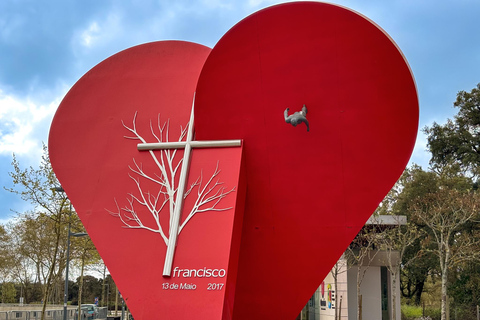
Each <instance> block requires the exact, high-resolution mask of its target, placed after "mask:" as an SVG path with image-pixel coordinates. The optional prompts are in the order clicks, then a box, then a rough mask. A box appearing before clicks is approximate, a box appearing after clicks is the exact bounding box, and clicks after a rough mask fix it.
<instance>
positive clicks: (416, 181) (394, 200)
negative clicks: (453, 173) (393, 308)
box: [377, 165, 438, 305]
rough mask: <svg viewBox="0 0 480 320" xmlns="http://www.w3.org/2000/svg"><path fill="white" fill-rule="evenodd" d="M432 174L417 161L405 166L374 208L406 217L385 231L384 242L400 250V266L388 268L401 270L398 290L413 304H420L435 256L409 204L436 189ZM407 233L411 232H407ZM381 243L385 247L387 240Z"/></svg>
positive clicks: (380, 212)
mask: <svg viewBox="0 0 480 320" xmlns="http://www.w3.org/2000/svg"><path fill="white" fill-rule="evenodd" d="M436 177H437V175H436V174H435V173H434V172H428V171H424V170H423V169H422V168H421V167H419V166H417V165H414V166H412V167H410V168H407V169H405V171H404V173H403V174H402V176H401V177H400V179H399V180H398V182H397V183H396V184H395V186H394V187H393V188H392V190H391V191H390V192H389V193H388V195H387V197H386V198H385V199H384V201H383V202H382V204H381V206H380V207H379V208H378V209H377V213H378V214H390V215H394V216H406V217H407V221H408V224H407V226H402V227H401V228H400V229H396V230H395V229H394V230H392V231H389V233H392V234H390V235H389V237H387V238H385V240H384V242H390V245H393V246H394V247H397V249H399V250H400V252H401V266H402V268H401V270H394V268H391V271H397V272H398V271H399V272H400V273H401V277H400V280H401V282H400V289H401V293H402V295H403V296H404V297H406V298H408V299H413V302H414V303H415V304H416V305H419V304H420V299H421V295H422V292H423V288H424V285H425V282H426V281H427V276H428V274H430V273H431V271H432V270H435V269H436V268H437V266H438V260H437V258H436V257H435V256H434V255H433V254H432V252H431V251H430V250H428V248H429V246H431V244H429V243H427V242H425V239H426V238H428V236H427V235H426V234H425V230H424V229H425V224H424V223H423V222H422V221H421V220H419V219H418V218H417V217H416V216H413V215H412V214H411V210H410V207H411V206H412V205H413V203H415V202H416V201H417V200H418V199H421V198H423V197H425V196H426V195H428V194H430V193H433V192H435V191H436V190H437V188H438V181H437V179H436ZM398 232H399V233H400V234H398ZM409 233H411V234H410V235H409ZM393 240H396V243H395V244H394V243H392V242H393ZM397 241H398V242H397ZM382 245H383V247H386V246H387V243H383V244H382ZM392 267H393V266H392Z"/></svg>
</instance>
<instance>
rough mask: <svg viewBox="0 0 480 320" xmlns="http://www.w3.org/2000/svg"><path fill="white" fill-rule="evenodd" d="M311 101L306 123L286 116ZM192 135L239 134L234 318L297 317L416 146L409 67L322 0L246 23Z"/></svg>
mask: <svg viewBox="0 0 480 320" xmlns="http://www.w3.org/2000/svg"><path fill="white" fill-rule="evenodd" d="M304 104H305V105H306V106H307V108H308V114H307V119H308V121H309V122H310V131H309V132H307V130H306V127H305V126H304V125H303V124H301V125H299V126H297V127H293V126H291V125H289V124H286V123H285V121H284V118H283V113H284V110H285V109H286V108H287V107H289V108H290V113H292V112H294V111H300V110H301V108H302V106H303V105H304ZM195 110H196V115H195V116H196V120H197V126H196V130H197V139H199V140H203V139H205V140H209V139H239V138H241V139H243V140H244V152H245V165H246V171H247V197H246V211H245V212H246V213H245V219H244V228H243V234H242V242H241V251H240V265H239V278H238V286H237V292H236V296H235V305H234V316H233V318H234V319H237V320H246V319H249V320H252V319H287V320H291V319H294V318H295V317H296V316H297V315H298V313H299V312H300V310H301V308H302V307H303V306H304V305H305V303H306V302H307V300H308V299H309V298H310V296H311V295H312V294H313V292H314V291H315V289H316V288H317V287H318V286H319V285H320V283H321V282H322V280H323V278H324V277H325V275H326V274H327V273H328V272H329V270H330V269H331V268H332V266H333V265H334V263H335V262H336V260H337V259H338V258H339V257H340V255H341V254H342V253H343V252H344V251H345V249H346V247H347V246H348V244H349V243H350V242H351V240H352V239H353V238H354V237H355V235H356V234H357V232H358V231H359V230H360V228H361V227H362V226H363V225H364V223H365V221H366V220H367V219H368V218H369V216H370V215H371V214H372V213H373V211H374V210H375V208H376V207H377V206H378V204H379V203H380V202H381V201H382V199H383V198H384V196H385V195H386V194H387V192H388V191H389V190H390V188H391V187H392V186H393V184H394V183H395V181H396V180H397V179H398V177H399V176H400V175H401V173H402V171H403V169H404V168H405V166H406V164H407V162H408V160H409V157H410V154H411V152H412V150H413V146H414V142H415V138H416V134H417V127H418V100H417V94H416V88H415V83H414V80H413V77H412V74H411V72H410V69H409V66H408V65H407V62H406V60H405V58H404V56H403V55H402V53H401V52H400V51H399V49H398V48H397V47H396V45H395V43H394V42H392V40H391V39H390V38H389V37H388V35H386V34H385V33H384V32H383V31H382V30H381V29H379V28H378V27H377V26H376V25H375V24H373V23H372V22H371V21H369V20H367V19H366V18H364V17H363V16H361V15H359V14H357V13H355V12H352V11H350V10H348V9H345V8H342V7H339V6H335V5H330V4H324V3H317V2H300V3H287V4H282V5H278V6H274V7H270V8H267V9H264V10H262V11H260V12H257V13H255V14H253V15H251V16H249V17H247V18H246V19H244V20H243V21H241V22H239V23H238V24H237V25H236V26H234V27H233V28H232V29H231V30H230V31H228V32H227V33H226V34H225V36H224V37H223V38H222V39H220V41H219V42H218V43H217V44H216V45H215V47H214V48H213V49H212V52H211V54H210V55H209V57H208V59H207V61H206V63H205V66H204V67H203V69H202V72H201V75H200V78H199V82H198V85H197V95H196V109H195Z"/></svg>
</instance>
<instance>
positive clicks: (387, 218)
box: [365, 215, 407, 226]
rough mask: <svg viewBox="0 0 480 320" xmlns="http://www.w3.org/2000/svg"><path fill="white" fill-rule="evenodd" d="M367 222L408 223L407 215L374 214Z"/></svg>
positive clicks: (391, 224)
mask: <svg viewBox="0 0 480 320" xmlns="http://www.w3.org/2000/svg"><path fill="white" fill-rule="evenodd" d="M365 224H366V225H382V226H398V225H401V226H404V225H406V224H407V216H391V215H378V216H376V215H372V216H371V217H370V218H369V219H368V220H367V223H365Z"/></svg>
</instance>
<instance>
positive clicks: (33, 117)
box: [0, 89, 63, 158]
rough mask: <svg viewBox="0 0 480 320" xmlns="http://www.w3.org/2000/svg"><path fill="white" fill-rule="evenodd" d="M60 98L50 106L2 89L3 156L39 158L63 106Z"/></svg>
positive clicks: (0, 142)
mask: <svg viewBox="0 0 480 320" xmlns="http://www.w3.org/2000/svg"><path fill="white" fill-rule="evenodd" d="M62 97H63V94H62V95H61V96H58V97H57V98H55V99H54V100H52V101H51V102H49V103H47V104H41V103H37V102H35V101H34V100H33V99H31V98H29V97H26V98H18V97H15V96H12V95H7V94H4V93H3V91H2V90H1V89H0V154H5V155H11V154H12V153H15V154H17V155H20V156H22V155H23V156H28V157H37V158H39V155H40V154H41V152H42V148H41V144H42V141H43V142H46V139H47V133H48V127H45V125H46V124H49V123H50V122H51V119H52V118H53V115H54V113H55V110H56V109H57V107H58V105H59V104H60V101H61V98H62Z"/></svg>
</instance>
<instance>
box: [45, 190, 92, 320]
mask: <svg viewBox="0 0 480 320" xmlns="http://www.w3.org/2000/svg"><path fill="white" fill-rule="evenodd" d="M53 191H57V192H65V190H63V188H62V187H57V188H53ZM71 214H72V203H70V210H69V211H68V236H67V263H66V266H65V289H64V291H63V320H67V312H68V311H67V302H68V268H69V265H70V237H71V236H72V237H85V236H88V234H87V233H85V232H79V233H72V232H71V231H70V226H71V223H70V216H71Z"/></svg>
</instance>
